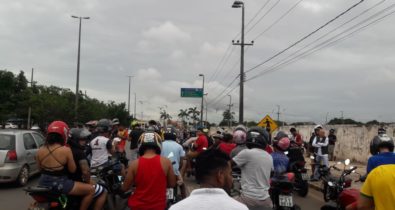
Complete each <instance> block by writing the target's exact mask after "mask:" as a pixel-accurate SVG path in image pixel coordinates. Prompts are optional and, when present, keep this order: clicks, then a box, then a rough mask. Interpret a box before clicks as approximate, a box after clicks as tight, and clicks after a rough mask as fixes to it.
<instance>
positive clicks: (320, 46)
mask: <svg viewBox="0 0 395 210" xmlns="http://www.w3.org/2000/svg"><path fill="white" fill-rule="evenodd" d="M393 7H395V4H392V5H391V6H389V7H387V8H385V9H383V10H381V11H379V12H378V13H376V14H374V15H372V16H370V17H369V18H367V19H365V20H364V21H361V22H359V23H358V24H356V25H354V26H352V27H350V28H348V29H347V30H345V31H343V32H341V33H339V34H337V35H336V36H334V37H332V38H331V39H329V40H326V41H324V42H322V43H320V44H318V45H316V46H315V47H313V48H311V49H310V50H308V51H306V52H304V53H301V54H299V55H298V56H295V57H293V58H291V59H289V60H287V61H285V62H282V63H281V62H279V63H277V64H274V65H272V66H271V67H270V68H268V69H267V70H266V71H264V72H261V73H260V74H257V75H255V76H254V77H252V78H250V79H248V80H246V82H247V81H251V80H254V79H256V78H258V77H260V76H263V75H265V74H268V73H271V72H274V71H277V70H280V69H281V68H283V67H285V66H287V65H289V64H291V63H294V62H296V61H298V60H300V59H303V58H305V57H307V56H309V55H311V54H313V53H315V52H317V51H320V50H322V49H324V48H327V47H331V46H334V45H336V44H337V43H338V42H341V41H343V40H346V39H348V38H350V37H352V36H353V35H355V34H356V33H358V32H360V31H362V30H364V29H366V28H368V27H369V26H371V25H374V24H377V23H379V22H381V21H382V20H384V19H385V18H387V17H388V16H390V15H392V14H394V13H395V11H392V12H390V13H388V14H386V15H384V16H382V17H379V18H377V19H375V20H373V21H372V22H370V23H368V24H366V25H364V26H362V27H359V28H357V27H358V26H360V25H362V24H363V23H365V22H367V21H369V20H371V19H373V18H375V17H377V16H378V15H380V14H381V13H383V12H386V11H388V10H389V9H391V8H393ZM355 28H357V29H356V30H354V31H352V32H351V33H348V34H347V35H345V36H342V37H340V38H339V39H336V40H334V39H335V38H337V37H339V36H341V35H342V34H345V33H346V32H348V31H351V30H352V29H355ZM332 40H334V41H332Z"/></svg>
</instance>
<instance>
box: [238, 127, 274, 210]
mask: <svg viewBox="0 0 395 210" xmlns="http://www.w3.org/2000/svg"><path fill="white" fill-rule="evenodd" d="M268 136H269V135H268V133H267V132H266V131H265V130H263V129H262V130H260V131H249V132H248V133H247V147H248V149H244V150H242V151H241V152H240V153H239V154H237V155H236V156H235V157H234V158H233V162H234V163H235V164H236V165H237V166H238V167H239V168H240V169H241V181H240V183H241V194H240V196H237V197H235V199H236V200H237V201H240V202H241V203H243V204H245V205H247V207H248V208H249V209H250V210H255V209H256V210H258V209H259V210H271V209H272V207H273V203H272V200H271V199H270V194H269V189H270V174H271V171H272V170H273V159H272V156H271V155H270V154H269V153H267V152H266V151H265V148H266V146H267V142H268V140H269V139H268Z"/></svg>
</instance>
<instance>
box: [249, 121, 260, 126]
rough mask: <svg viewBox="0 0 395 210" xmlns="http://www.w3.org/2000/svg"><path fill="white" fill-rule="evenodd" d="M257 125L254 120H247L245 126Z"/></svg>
mask: <svg viewBox="0 0 395 210" xmlns="http://www.w3.org/2000/svg"><path fill="white" fill-rule="evenodd" d="M257 125H258V123H257V122H255V121H248V122H247V127H254V126H257Z"/></svg>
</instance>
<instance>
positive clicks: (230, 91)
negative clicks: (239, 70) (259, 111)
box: [212, 85, 239, 107]
mask: <svg viewBox="0 0 395 210" xmlns="http://www.w3.org/2000/svg"><path fill="white" fill-rule="evenodd" d="M238 86H239V85H236V86H234V87H233V88H232V89H230V90H229V91H228V92H227V93H226V94H224V95H223V96H222V97H220V98H218V100H217V102H215V103H214V104H212V106H213V107H214V106H215V105H217V104H218V103H219V102H220V101H222V99H224V98H225V97H226V96H227V95H229V94H230V93H232V92H233V91H234V90H235V89H236V88H237V87H238Z"/></svg>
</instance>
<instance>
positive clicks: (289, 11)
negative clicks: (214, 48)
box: [252, 0, 385, 41]
mask: <svg viewBox="0 0 395 210" xmlns="http://www.w3.org/2000/svg"><path fill="white" fill-rule="evenodd" d="M302 1H304V0H299V1H298V2H296V4H294V5H293V6H292V7H291V8H290V9H289V10H287V11H286V12H285V13H284V14H283V15H281V16H280V17H279V18H278V19H277V20H275V21H274V22H273V23H272V24H271V25H270V26H268V27H267V28H266V29H265V30H263V32H261V33H260V34H258V35H257V36H256V37H255V38H254V39H252V40H254V41H255V40H257V39H258V38H259V37H261V36H262V35H263V34H265V33H266V32H267V31H269V30H270V29H271V28H272V27H273V26H274V25H276V24H277V23H278V22H280V21H281V20H282V19H283V18H284V17H286V16H287V15H288V14H289V13H291V12H292V11H293V10H294V9H295V8H296V7H297V6H298V5H299V4H300V3H301V2H302ZM384 1H385V0H384Z"/></svg>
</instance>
